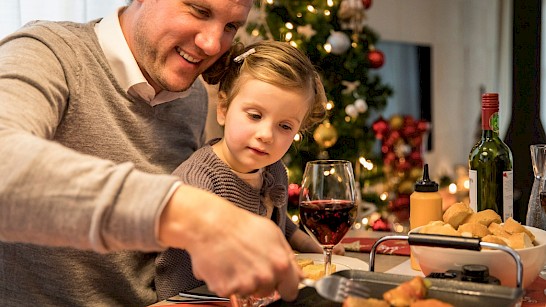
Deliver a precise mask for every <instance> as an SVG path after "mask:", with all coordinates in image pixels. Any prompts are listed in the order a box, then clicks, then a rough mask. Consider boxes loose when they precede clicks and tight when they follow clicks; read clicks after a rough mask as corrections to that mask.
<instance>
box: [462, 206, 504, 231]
mask: <svg viewBox="0 0 546 307" xmlns="http://www.w3.org/2000/svg"><path fill="white" fill-rule="evenodd" d="M464 222H465V223H473V222H478V223H481V224H484V225H485V226H487V227H489V225H491V223H501V222H502V219H501V217H500V215H498V214H497V212H495V211H493V210H491V209H485V210H482V211H479V212H476V213H474V214H472V215H470V216H469V217H468V218H467V219H466V220H465V221H464Z"/></svg>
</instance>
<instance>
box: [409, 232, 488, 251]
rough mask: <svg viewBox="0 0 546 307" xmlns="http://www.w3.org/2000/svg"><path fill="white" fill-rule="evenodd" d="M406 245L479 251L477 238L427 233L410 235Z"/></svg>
mask: <svg viewBox="0 0 546 307" xmlns="http://www.w3.org/2000/svg"><path fill="white" fill-rule="evenodd" d="M408 243H409V244H410V245H418V246H433V247H447V248H457V249H468V250H474V251H479V250H481V246H480V239H479V238H467V237H456V236H443V235H435V234H427V233H410V234H409V235H408Z"/></svg>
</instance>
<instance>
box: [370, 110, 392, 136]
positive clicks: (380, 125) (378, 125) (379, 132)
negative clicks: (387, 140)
mask: <svg viewBox="0 0 546 307" xmlns="http://www.w3.org/2000/svg"><path fill="white" fill-rule="evenodd" d="M372 129H373V131H374V132H375V138H377V139H378V140H381V139H383V137H384V136H385V133H387V131H388V130H389V123H387V121H386V120H385V119H384V118H383V117H382V116H380V117H379V118H378V119H377V120H376V121H375V122H373V124H372Z"/></svg>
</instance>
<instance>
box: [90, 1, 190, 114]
mask: <svg viewBox="0 0 546 307" xmlns="http://www.w3.org/2000/svg"><path fill="white" fill-rule="evenodd" d="M123 9H125V7H120V8H119V9H118V10H117V11H116V12H114V13H112V14H111V15H108V16H106V17H104V18H103V19H102V20H101V21H100V22H99V23H97V24H96V25H95V33H96V34H97V37H98V40H99V43H100V46H101V48H102V51H103V52H104V54H105V56H106V60H107V61H108V64H110V67H111V68H112V71H113V73H114V76H115V77H116V79H117V80H118V81H119V83H120V84H121V86H122V87H123V89H124V90H125V91H126V92H127V94H129V95H131V96H133V97H140V98H141V99H144V100H145V101H146V102H148V103H149V104H150V105H151V106H155V105H158V104H161V103H164V102H169V101H173V100H175V99H178V98H184V97H186V96H188V95H189V94H190V91H191V88H190V89H188V90H186V91H184V92H169V91H166V90H162V91H161V92H159V93H158V94H157V95H156V94H155V90H154V88H153V87H152V86H151V85H150V83H148V81H147V80H146V78H145V77H144V75H143V74H142V71H140V68H139V67H138V64H137V62H136V60H135V58H134V57H133V53H132V52H131V49H129V45H128V44H127V41H126V40H125V37H124V36H123V32H122V31H121V25H120V23H119V14H120V13H121V11H122V10H123Z"/></svg>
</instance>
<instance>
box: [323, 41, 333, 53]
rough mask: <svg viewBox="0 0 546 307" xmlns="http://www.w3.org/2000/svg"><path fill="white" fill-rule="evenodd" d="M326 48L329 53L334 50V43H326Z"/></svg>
mask: <svg viewBox="0 0 546 307" xmlns="http://www.w3.org/2000/svg"><path fill="white" fill-rule="evenodd" d="M324 50H325V51H326V52H328V53H330V52H332V45H330V43H326V44H324Z"/></svg>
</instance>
